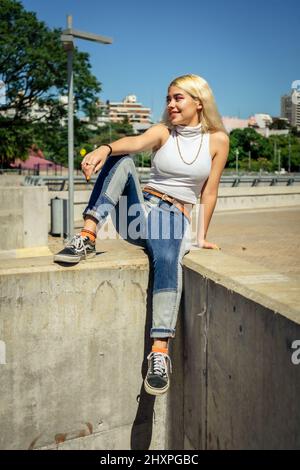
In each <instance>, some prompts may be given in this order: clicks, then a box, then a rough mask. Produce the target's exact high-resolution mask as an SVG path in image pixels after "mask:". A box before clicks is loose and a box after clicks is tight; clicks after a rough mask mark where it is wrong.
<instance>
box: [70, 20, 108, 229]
mask: <svg viewBox="0 0 300 470" xmlns="http://www.w3.org/2000/svg"><path fill="white" fill-rule="evenodd" d="M74 38H79V39H85V40H87V41H94V42H98V43H101V44H112V39H110V38H107V37H104V36H99V35H97V34H92V33H86V32H83V31H78V30H75V29H73V27H72V16H71V15H68V16H67V29H65V30H64V31H63V33H62V35H61V41H62V43H63V46H64V49H65V50H66V52H67V55H68V176H69V188H68V223H67V232H68V233H67V236H68V238H71V237H72V236H73V233H74V103H73V54H74Z"/></svg>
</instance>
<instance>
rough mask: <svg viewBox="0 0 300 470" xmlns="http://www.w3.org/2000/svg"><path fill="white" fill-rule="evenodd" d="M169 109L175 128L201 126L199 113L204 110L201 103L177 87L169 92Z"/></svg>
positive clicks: (173, 87)
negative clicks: (179, 126) (178, 126)
mask: <svg viewBox="0 0 300 470" xmlns="http://www.w3.org/2000/svg"><path fill="white" fill-rule="evenodd" d="M166 99H167V109H168V115H169V120H170V122H171V123H172V125H173V126H177V125H181V126H197V124H199V111H200V110H201V109H202V105H201V103H200V101H199V100H198V99H197V98H196V99H195V98H193V97H192V96H191V95H190V94H189V93H187V92H186V91H184V90H183V89H182V88H179V87H177V86H171V87H170V88H169V90H168V96H167V98H166Z"/></svg>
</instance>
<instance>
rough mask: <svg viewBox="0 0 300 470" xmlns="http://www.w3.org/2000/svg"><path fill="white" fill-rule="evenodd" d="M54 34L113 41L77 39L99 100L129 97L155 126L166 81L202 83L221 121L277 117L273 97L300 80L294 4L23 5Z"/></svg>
mask: <svg viewBox="0 0 300 470" xmlns="http://www.w3.org/2000/svg"><path fill="white" fill-rule="evenodd" d="M22 4H23V5H24V7H25V9H26V10H30V11H34V12H36V14H37V17H38V19H39V20H43V21H45V23H46V24H47V25H48V26H49V27H51V28H53V27H62V28H65V27H66V15H67V14H72V15H73V27H74V28H76V29H79V30H83V31H89V32H93V33H96V34H100V35H103V36H108V37H111V38H112V39H113V44H112V45H99V44H95V43H90V42H87V41H81V40H77V41H76V45H77V46H78V48H79V49H80V50H81V51H86V52H88V53H89V54H90V62H91V64H92V72H93V73H94V75H95V76H96V77H97V78H98V80H99V81H100V82H101V83H102V92H101V94H100V98H101V99H102V100H107V99H110V100H111V101H120V100H122V99H123V98H124V97H125V96H126V95H128V94H135V95H137V98H138V101H139V102H142V103H143V104H144V105H145V106H148V107H151V108H152V110H153V118H154V120H157V119H159V117H160V115H161V113H162V111H163V107H164V102H165V96H166V93H167V87H168V84H169V83H170V81H171V80H172V79H173V78H175V77H177V76H179V75H183V74H186V73H195V74H197V75H200V76H202V77H204V78H205V79H206V80H207V81H208V83H209V85H210V86H211V88H212V90H213V93H214V96H215V99H216V102H217V105H218V109H219V111H220V113H221V115H222V116H238V117H241V118H247V117H248V116H250V115H252V114H255V113H269V114H271V115H273V116H276V115H279V113H280V96H281V95H282V94H284V93H287V92H289V90H290V88H291V84H292V82H293V81H294V80H299V79H300V33H299V31H300V28H299V22H300V2H299V0H285V1H282V0H247V1H246V0H214V1H202V0H186V1H178V0H151V1H150V0H148V1H143V0H117V1H115V0H111V1H101V0H51V1H46V0H22Z"/></svg>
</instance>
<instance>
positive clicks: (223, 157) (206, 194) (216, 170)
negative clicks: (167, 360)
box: [197, 131, 229, 248]
mask: <svg viewBox="0 0 300 470" xmlns="http://www.w3.org/2000/svg"><path fill="white" fill-rule="evenodd" d="M214 139H215V148H216V154H215V156H214V158H213V160H212V166H211V171H210V174H209V177H208V179H207V180H206V182H205V184H204V186H203V188H202V191H201V198H200V203H201V205H200V209H199V217H198V223H199V224H200V223H201V216H202V224H203V225H202V224H201V226H199V225H198V229H197V242H198V245H199V246H203V247H204V248H214V247H216V245H214V244H213V243H209V242H206V241H205V239H206V236H207V231H208V227H209V224H210V221H211V218H212V215H213V212H214V209H215V206H216V203H217V198H218V188H219V183H220V179H221V175H222V172H223V170H224V167H225V165H226V161H227V158H228V153H229V137H228V136H227V135H226V134H225V133H224V132H221V131H219V132H216V133H215V135H214ZM202 211H203V212H202ZM205 245H207V246H205ZM210 245H211V246H210Z"/></svg>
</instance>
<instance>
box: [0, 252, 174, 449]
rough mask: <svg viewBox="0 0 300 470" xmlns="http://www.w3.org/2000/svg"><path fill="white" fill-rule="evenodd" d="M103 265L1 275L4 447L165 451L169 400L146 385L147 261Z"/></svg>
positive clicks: (0, 443)
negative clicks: (148, 391)
mask: <svg viewBox="0 0 300 470" xmlns="http://www.w3.org/2000/svg"><path fill="white" fill-rule="evenodd" d="M97 258H98V257H97ZM99 258H101V260H100V261H99ZM99 258H98V259H94V260H92V261H90V262H89V263H87V264H85V263H81V264H80V265H79V266H77V267H71V268H70V267H69V268H64V267H60V266H56V265H53V264H50V261H49V260H48V261H47V259H46V258H44V259H41V258H40V259H36V260H33V259H32V260H31V262H30V265H29V266H27V267H25V264H24V263H23V264H22V263H21V261H22V260H18V262H19V266H20V267H19V268H16V267H14V268H13V267H12V264H9V261H7V262H6V265H5V266H6V267H5V269H4V268H3V269H2V270H1V271H0V277H1V291H2V292H1V295H2V299H3V302H2V304H1V314H0V339H1V340H2V341H4V342H5V344H6V364H3V363H2V364H0V370H1V381H0V395H1V401H0V423H1V426H0V427H1V432H0V448H2V449H28V448H34V449H35V448H56V447H57V446H60V447H61V448H65V449H71V448H76V449H77V448H78V449H84V448H86V449H130V448H133V449H147V448H149V447H150V448H153V449H163V448H165V447H166V430H165V428H164V422H165V415H166V400H167V397H164V398H163V399H162V400H158V401H157V402H155V400H154V398H153V397H150V396H149V395H147V394H146V393H145V392H144V390H143V388H142V384H143V375H145V372H146V370H147V364H146V359H145V356H146V355H147V353H149V349H151V346H150V343H149V339H148V338H149V331H150V330H149V328H150V319H149V312H150V310H149V299H148V302H147V288H148V262H147V258H146V256H145V255H143V254H142V253H141V254H140V252H138V255H136V256H135V255H134V254H132V253H131V255H130V256H128V255H127V259H126V257H125V258H124V259H123V260H122V261H120V260H119V259H118V258H119V256H115V258H114V259H110V261H109V262H108V261H107V260H106V259H105V255H104V256H103V257H99ZM14 266H16V264H14ZM120 293H121V295H120ZM147 314H148V315H147ZM145 329H146V331H145ZM154 404H155V411H156V415H155V420H154V417H153V415H154Z"/></svg>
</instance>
